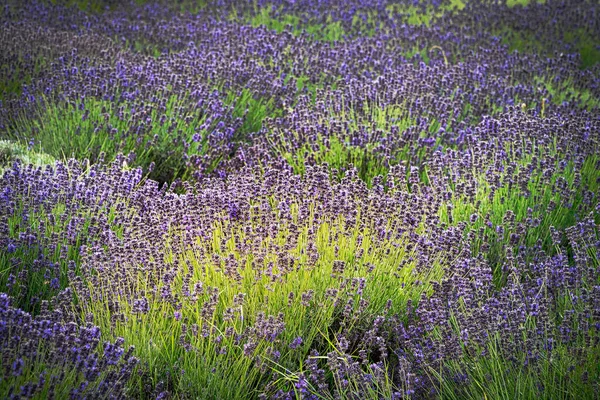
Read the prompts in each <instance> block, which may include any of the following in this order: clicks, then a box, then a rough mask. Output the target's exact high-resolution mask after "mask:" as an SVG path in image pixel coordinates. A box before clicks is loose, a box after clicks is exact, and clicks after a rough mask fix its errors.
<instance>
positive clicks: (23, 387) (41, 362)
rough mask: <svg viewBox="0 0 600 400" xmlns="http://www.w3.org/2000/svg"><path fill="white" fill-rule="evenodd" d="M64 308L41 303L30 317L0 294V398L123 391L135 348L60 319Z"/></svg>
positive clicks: (101, 394)
mask: <svg viewBox="0 0 600 400" xmlns="http://www.w3.org/2000/svg"><path fill="white" fill-rule="evenodd" d="M62 305H63V306H64V305H65V304H62ZM67 305H68V303H67ZM59 306H60V305H59ZM64 311H66V310H62V309H61V308H60V307H56V308H54V309H53V310H50V309H49V307H48V303H47V302H44V304H43V305H42V311H41V313H40V314H39V315H38V316H35V317H34V316H32V315H31V314H28V313H26V312H24V311H22V310H20V309H18V308H14V307H13V306H12V305H11V299H10V297H8V296H7V295H6V294H4V293H2V294H0V320H1V321H2V330H0V343H1V346H0V348H1V351H0V352H1V354H2V364H1V365H2V385H0V393H1V394H2V397H3V398H11V399H13V398H14V399H22V398H27V399H29V398H40V397H43V398H48V399H54V398H56V399H58V398H64V397H71V398H86V397H102V398H110V399H119V398H123V397H124V396H125V395H126V393H127V391H126V390H127V382H128V380H129V379H130V377H131V376H132V374H133V372H134V369H135V367H136V365H137V364H138V359H137V358H135V357H134V356H133V352H134V348H133V347H129V348H125V347H123V344H124V343H123V341H122V339H117V341H116V342H115V343H111V342H105V343H102V335H101V332H100V329H98V327H96V326H93V325H91V324H88V325H77V324H76V323H73V322H63V321H64V318H63V312H64Z"/></svg>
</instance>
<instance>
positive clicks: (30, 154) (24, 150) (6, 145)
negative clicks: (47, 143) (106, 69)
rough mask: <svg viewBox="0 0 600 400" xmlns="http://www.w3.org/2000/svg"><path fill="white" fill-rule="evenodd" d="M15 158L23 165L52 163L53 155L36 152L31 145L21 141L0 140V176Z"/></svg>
mask: <svg viewBox="0 0 600 400" xmlns="http://www.w3.org/2000/svg"><path fill="white" fill-rule="evenodd" d="M17 160H19V161H21V162H22V163H23V164H25V165H28V164H33V165H35V166H42V165H48V164H53V163H54V158H53V157H51V156H49V155H48V154H44V153H40V152H37V151H35V150H34V148H33V147H31V148H30V147H28V146H25V145H23V144H21V143H16V142H11V141H8V140H0V176H2V174H3V173H4V171H5V170H6V168H9V167H11V166H12V164H13V163H14V162H15V161H17Z"/></svg>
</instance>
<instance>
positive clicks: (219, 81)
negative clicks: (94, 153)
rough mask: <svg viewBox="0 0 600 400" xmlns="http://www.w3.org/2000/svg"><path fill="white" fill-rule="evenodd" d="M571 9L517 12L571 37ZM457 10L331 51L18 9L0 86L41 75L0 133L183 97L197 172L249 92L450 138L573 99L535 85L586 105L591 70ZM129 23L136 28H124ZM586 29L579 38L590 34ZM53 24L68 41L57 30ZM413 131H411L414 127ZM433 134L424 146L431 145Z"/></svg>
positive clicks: (236, 29) (118, 16)
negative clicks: (141, 50) (94, 104)
mask: <svg viewBox="0 0 600 400" xmlns="http://www.w3.org/2000/svg"><path fill="white" fill-rule="evenodd" d="M382 6H383V5H382ZM299 7H301V6H299ZM573 7H574V8H575V9H576V10H579V11H578V12H575V13H572V14H571V13H566V14H565V13H561V12H560V11H561V9H560V8H540V7H530V8H528V9H526V10H525V11H524V13H531V14H532V16H533V17H532V18H533V19H534V20H539V19H540V18H542V17H539V15H542V16H546V15H547V14H548V13H550V15H554V14H556V15H557V16H558V15H560V16H562V17H561V18H567V17H565V15H566V16H568V18H567V20H566V22H564V23H567V22H571V20H576V19H577V20H578V21H579V22H578V23H577V24H575V25H573V26H580V25H585V23H584V22H581V19H580V18H578V17H579V16H581V13H585V15H588V16H589V15H592V16H593V15H594V12H595V11H593V10H594V6H593V5H592V4H581V5H579V6H575V5H573ZM496 8H500V9H504V8H503V7H496ZM300 9H302V8H300ZM334 9H335V8H334ZM494 9H495V8H494V7H491V8H487V9H485V10H487V11H486V12H481V13H480V12H477V15H479V14H481V15H484V16H487V15H488V14H490V13H492V15H495V14H493V10H494ZM161 10H163V11H162V12H164V13H165V14H164V15H162V14H161ZM465 10H466V11H464V12H462V13H458V14H456V12H455V13H454V14H453V15H452V18H450V17H448V19H447V20H445V19H444V18H441V19H440V20H439V21H436V25H432V28H427V27H426V26H424V25H421V26H412V25H407V24H402V25H399V26H396V27H392V28H390V30H389V32H388V31H385V32H383V31H382V32H380V33H378V34H377V35H375V36H373V37H356V38H353V39H352V40H349V41H345V42H340V43H335V44H333V45H331V44H329V43H323V42H319V41H312V40H310V39H309V38H308V37H307V36H306V35H305V36H300V37H295V36H293V35H291V34H289V33H285V32H284V33H283V34H276V33H275V32H269V31H266V30H265V29H263V28H251V27H249V26H243V25H240V24H237V23H231V22H220V21H218V20H216V19H215V17H214V16H213V15H211V14H209V11H206V12H204V13H200V14H198V15H195V16H191V15H173V14H172V13H171V12H170V11H168V9H167V8H165V7H163V8H160V7H154V6H146V7H144V8H132V9H131V10H130V11H128V12H113V13H105V14H102V15H100V16H93V17H91V16H89V15H87V14H83V13H77V12H72V13H70V14H69V15H68V17H66V16H64V15H63V13H64V12H65V11H64V9H60V8H45V7H44V6H42V5H39V4H36V3H28V5H27V6H26V7H25V8H24V9H23V10H22V11H19V10H18V9H17V11H16V12H15V11H10V12H9V13H8V14H5V21H4V25H5V28H6V29H5V30H4V31H3V32H4V33H5V35H7V36H6V37H7V39H8V38H10V40H4V41H3V43H4V46H6V48H5V49H3V52H2V53H3V57H4V60H6V61H8V62H10V60H15V61H16V60H19V59H21V60H24V61H17V62H11V65H12V66H13V68H17V69H18V71H19V72H16V70H15V71H12V72H11V71H10V70H8V71H7V72H8V75H9V77H10V76H14V74H17V76H18V74H22V73H24V71H32V70H35V69H36V68H35V65H36V63H35V61H34V60H35V59H37V58H39V57H44V59H46V60H47V62H48V63H50V64H47V65H46V66H45V67H38V69H39V71H38V72H37V75H36V76H34V77H33V79H32V82H31V84H28V85H26V86H24V90H23V95H22V96H21V97H20V98H15V99H13V100H7V101H6V102H4V103H3V107H2V109H3V112H2V114H3V115H4V117H2V118H1V120H0V122H2V123H3V124H4V125H5V126H9V125H10V123H11V122H10V121H12V120H13V118H14V116H15V113H23V110H26V109H29V108H30V107H37V105H38V104H39V100H40V95H41V94H42V93H43V94H44V95H45V96H51V97H54V96H57V97H56V99H57V100H58V101H60V102H65V101H66V102H70V103H73V104H79V103H80V102H82V101H83V100H84V99H85V98H86V97H94V98H101V99H104V100H106V101H109V102H111V103H114V104H115V107H114V108H115V109H116V108H118V107H119V106H120V105H125V104H126V106H127V107H132V108H133V109H136V110H137V109H139V108H144V109H146V112H147V113H149V112H151V110H154V109H156V110H159V111H160V110H161V107H162V106H161V104H164V101H166V99H168V98H169V97H170V96H178V97H181V98H188V97H189V98H190V101H189V104H190V106H188V107H189V108H186V109H184V110H181V114H180V115H181V117H182V118H184V117H185V115H187V114H189V113H190V112H193V111H194V110H195V109H197V108H200V109H202V110H204V112H208V113H210V120H209V121H208V123H207V124H206V128H207V129H209V139H208V143H209V146H208V148H209V153H208V154H205V155H203V156H202V157H198V155H197V154H194V150H190V149H193V146H191V144H192V143H193V140H194V139H193V138H192V137H181V138H178V141H179V142H180V144H179V145H180V146H183V148H184V155H183V160H182V163H184V164H187V165H188V167H190V168H192V169H194V168H199V172H203V171H204V170H206V168H207V165H210V164H212V162H214V160H219V159H221V158H227V156H228V155H229V154H232V153H233V152H234V151H235V149H236V148H237V147H238V145H237V144H235V143H234V142H236V141H239V140H240V139H243V138H244V137H245V136H246V133H244V132H240V130H241V127H242V125H243V121H241V120H240V118H239V117H238V118H236V117H234V116H233V115H232V114H231V113H232V107H229V106H227V105H225V104H224V100H225V98H224V97H225V96H226V95H227V93H238V92H239V91H240V90H242V89H245V90H249V91H250V93H252V96H253V97H254V98H255V99H260V98H265V99H272V100H273V101H274V103H273V107H274V108H275V109H278V108H281V109H283V110H284V112H285V111H288V110H290V109H294V108H295V107H296V106H297V105H298V102H300V105H302V100H301V97H300V96H301V95H302V94H303V93H304V94H306V93H309V92H310V91H311V90H315V89H311V86H309V85H313V86H312V87H314V88H316V92H315V93H314V94H313V95H312V96H311V97H312V98H313V99H316V100H319V101H320V100H322V101H325V102H326V103H333V104H332V106H330V107H333V109H335V110H340V111H346V112H347V111H349V110H350V109H352V107H358V108H360V107H361V105H362V104H363V103H364V102H365V101H368V102H373V101H375V99H377V100H378V104H379V105H380V106H381V107H386V106H388V105H400V106H402V107H405V108H407V116H410V117H413V118H416V117H417V116H419V117H423V116H426V117H427V118H428V119H431V120H432V121H433V120H435V121H437V122H438V123H439V124H440V126H442V127H445V128H446V129H450V130H452V131H453V132H454V133H455V134H456V133H457V132H456V131H457V128H456V127H455V126H454V123H453V122H454V120H456V119H459V116H460V115H462V114H464V116H463V117H462V118H461V119H462V120H463V121H464V123H465V124H467V125H469V124H472V123H475V122H476V121H477V120H478V119H480V118H481V117H482V116H484V115H489V114H492V113H494V112H497V110H501V109H506V108H507V107H510V106H512V105H519V106H520V105H521V104H526V105H527V107H530V106H534V107H535V109H536V111H537V113H538V114H540V113H545V114H550V113H554V112H559V113H561V114H562V113H570V112H573V110H574V106H576V105H577V104H578V102H580V100H579V99H578V98H576V97H570V98H569V97H568V96H567V99H568V100H569V102H568V103H566V104H564V105H558V106H557V105H554V104H553V102H552V98H553V95H552V94H550V93H549V92H548V87H547V86H546V85H547V84H551V85H554V86H555V90H557V91H558V92H563V91H567V89H565V88H564V87H563V86H562V85H569V87H570V88H571V89H568V90H576V91H577V90H579V91H583V90H586V91H589V92H590V93H591V95H592V96H596V98H597V97H598V95H599V93H598V90H599V88H600V86H599V85H598V81H597V79H598V78H597V77H598V76H600V75H599V74H597V73H595V70H596V69H597V68H598V67H594V68H593V69H589V70H583V71H582V70H580V69H579V68H578V67H579V61H578V58H577V56H576V55H574V54H566V55H564V56H560V55H558V54H557V55H555V56H553V57H551V58H546V57H545V56H540V55H535V54H518V53H512V54H511V53H509V52H508V49H507V46H506V45H503V44H501V43H500V41H499V40H498V39H496V38H494V37H490V35H489V34H488V33H486V31H487V29H488V26H489V25H488V22H489V21H487V20H486V19H484V20H483V21H477V22H476V23H475V22H468V21H469V20H468V16H469V15H472V11H473V10H471V9H470V8H467V9H465ZM210 11H211V12H214V11H215V10H212V9H211V10H210ZM479 11H480V10H479ZM248 12H250V11H248ZM136 13H139V15H138V14H136ZM455 14H456V15H455ZM515 14H516V12H515ZM38 15H43V18H42V19H41V20H40V21H35V22H34V21H31V19H32V18H35V17H36V16H38ZM217 15H218V16H221V17H222V18H225V15H221V14H217ZM500 15H503V14H500ZM65 17H66V18H69V19H72V21H71V23H70V24H65V23H64V18H65ZM167 17H169V18H170V17H172V19H167ZM461 18H462V19H466V21H463V20H462V19H461ZM489 18H490V19H494V18H496V19H497V18H498V17H497V16H490V17H489ZM515 18H517V17H515ZM536 18H537V19H536ZM587 18H588V17H586V18H584V19H583V21H588V19H587ZM132 19H134V20H136V21H137V22H138V24H137V25H132V24H130V23H129V22H128V21H130V20H132ZM19 20H20V22H16V21H19ZM42 21H43V22H42ZM444 21H446V22H444ZM40 22H42V23H40ZM561 23H563V22H561ZM588 25H589V24H588ZM591 25H592V27H591V28H590V29H594V27H593V24H591ZM65 26H67V27H68V26H71V28H72V29H73V30H72V31H69V30H67V31H64V30H63V29H64V27H65ZM585 26H587V25H585ZM59 27H60V28H59ZM578 29H579V28H578ZM581 29H583V27H582V28H581ZM586 29H587V28H586ZM36 37H38V38H39V40H37V39H35V38H36ZM117 37H118V38H119V39H118V40H115V38H117ZM32 38H33V39H34V40H32ZM123 39H125V40H127V41H128V42H130V43H134V42H136V41H144V43H147V44H148V46H150V47H153V46H158V47H161V46H164V47H166V48H168V49H170V53H169V54H163V55H162V56H160V57H159V58H157V59H155V58H152V57H148V56H143V55H141V54H135V53H131V52H128V51H123V50H124V49H123V47H122V46H121V45H120V44H119V42H118V41H119V40H123ZM161 41H163V42H161ZM44 43H45V44H44ZM111 43H112V44H111ZM415 43H418V45H417V47H418V48H419V49H422V50H424V51H425V53H427V54H428V55H429V57H431V60H430V61H429V65H426V64H425V63H422V62H419V60H420V57H421V56H420V55H419V53H417V55H415V56H414V57H416V58H413V61H416V64H413V63H412V62H409V61H410V60H407V57H408V56H407V54H408V53H407V52H410V51H411V49H412V48H413V47H414V46H415ZM436 46H437V47H436ZM75 49H76V50H75ZM439 49H442V51H439ZM473 49H485V50H484V51H473ZM92 55H94V56H93V57H92ZM51 60H54V61H51ZM349 60H352V62H349ZM448 60H449V61H450V63H449V65H446V63H447V62H448ZM25 74H26V75H27V73H26V72H25ZM537 80H539V82H538V81H537ZM542 81H543V82H545V83H541V82H542ZM138 82H143V85H138V84H137V83H138ZM297 82H300V84H297ZM334 85H335V86H334ZM215 87H219V88H220V89H219V92H214V91H213V89H214V88H215ZM334 87H335V90H334V91H331V89H332V88H334ZM318 88H323V90H324V91H323V92H320V91H319V90H318ZM53 94H54V95H53ZM328 96H329V98H327V97H328ZM573 96H577V93H575V94H574V95H573ZM342 99H343V101H342ZM515 103H518V104H515ZM209 104H210V105H209ZM587 106H590V107H592V106H593V105H589V104H588V105H587ZM241 107H242V108H243V107H244V106H243V105H241ZM290 107H291V108H290ZM593 107H597V106H593ZM310 110H311V112H318V105H317V108H316V110H315V109H310ZM322 111H324V110H322ZM575 112H576V111H575ZM242 119H243V118H242ZM213 120H214V121H221V122H222V124H221V125H220V128H218V129H216V130H215V126H214V125H211V121H213ZM421 122H422V123H423V125H425V124H426V123H427V121H421ZM153 123H155V121H149V120H141V119H140V121H139V123H136V124H134V127H133V128H132V129H131V132H122V133H121V135H123V136H129V135H139V134H140V127H139V126H140V125H141V126H142V128H141V131H144V129H143V126H147V125H149V124H150V125H152V124H153ZM98 124H99V128H98V129H110V126H105V125H104V124H102V121H98ZM280 129H286V126H285V125H284V126H282V127H281V128H280ZM414 129H416V130H421V129H422V127H421V126H419V125H418V124H417V125H416V126H415V127H414ZM433 134H434V137H433V138H432V139H431V140H433V141H435V140H436V139H437V138H438V137H439V135H441V134H440V133H438V132H434V133H433ZM190 136H191V135H190ZM263 136H264V135H263ZM286 139H288V138H287V137H286ZM427 140H430V139H427ZM118 143H119V139H115V146H118ZM149 145H150V146H151V147H152V146H153V144H152V143H150V144H149ZM186 149H188V150H186Z"/></svg>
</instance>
